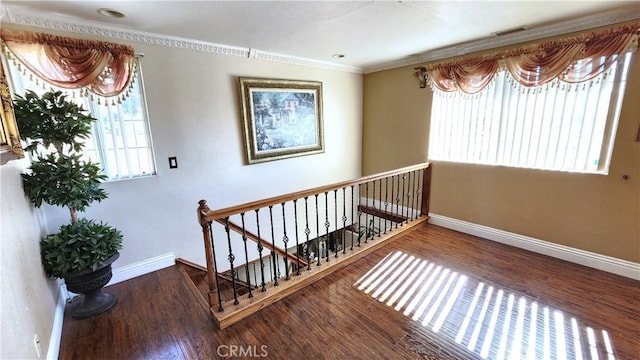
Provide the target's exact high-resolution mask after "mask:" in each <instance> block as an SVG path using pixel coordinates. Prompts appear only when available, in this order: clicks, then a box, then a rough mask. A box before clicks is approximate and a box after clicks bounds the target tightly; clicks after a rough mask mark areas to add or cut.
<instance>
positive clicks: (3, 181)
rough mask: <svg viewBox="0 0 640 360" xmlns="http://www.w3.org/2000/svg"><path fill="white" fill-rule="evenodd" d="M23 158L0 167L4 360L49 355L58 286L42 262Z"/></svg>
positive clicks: (0, 344)
mask: <svg viewBox="0 0 640 360" xmlns="http://www.w3.org/2000/svg"><path fill="white" fill-rule="evenodd" d="M25 166H28V164H27V162H26V161H25V160H20V161H10V162H9V163H8V164H5V165H2V166H0V199H1V200H0V289H1V290H0V312H1V313H2V317H1V319H2V322H1V323H0V359H35V358H37V355H36V349H35V346H34V344H33V338H34V335H35V334H37V335H38V337H39V338H40V344H41V349H42V353H41V357H42V358H44V357H45V356H46V353H47V350H48V347H49V340H50V339H49V338H50V335H51V330H52V326H53V319H54V311H55V308H56V299H57V295H58V290H57V286H56V282H55V281H53V280H50V279H48V278H47V276H46V275H45V274H44V271H43V269H42V265H41V263H40V247H39V241H40V237H41V230H40V228H41V227H40V225H39V222H38V217H37V216H36V214H35V213H34V210H33V206H32V205H31V202H30V201H29V200H28V199H27V198H26V197H25V196H24V192H23V191H22V178H21V177H20V173H22V171H23V169H24V167H25Z"/></svg>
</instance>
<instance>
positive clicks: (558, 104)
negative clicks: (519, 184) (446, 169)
mask: <svg viewBox="0 0 640 360" xmlns="http://www.w3.org/2000/svg"><path fill="white" fill-rule="evenodd" d="M631 56H632V54H631V53H630V52H629V53H626V54H623V55H620V56H619V59H618V61H617V62H616V63H615V64H614V65H613V66H612V67H611V68H610V69H609V70H608V71H606V72H604V73H602V74H600V75H599V76H597V77H596V78H594V79H592V80H590V81H587V82H583V83H577V84H569V83H564V82H561V81H559V80H558V79H555V80H554V81H552V82H550V83H548V84H545V85H542V86H538V87H532V88H527V87H524V86H522V85H520V84H518V83H517V82H515V81H514V80H513V79H512V78H511V76H510V74H509V72H507V71H499V72H498V73H497V74H496V76H495V78H494V79H493V81H492V83H491V84H490V85H489V86H487V88H485V89H484V90H482V91H481V92H479V93H477V94H474V95H468V94H464V93H462V92H460V91H458V92H456V93H444V92H441V91H438V90H434V95H433V103H432V108H431V130H430V138H429V159H431V160H443V161H453V162H463V163H474V164H487V165H502V166H511V167H523V168H535V169H545V170H558V171H572V172H589V173H607V171H608V167H609V160H610V157H611V151H612V149H613V142H614V137H615V132H616V128H617V123H618V117H619V113H620V108H621V102H622V98H623V95H624V88H625V84H626V79H627V73H628V67H629V64H630V61H631Z"/></svg>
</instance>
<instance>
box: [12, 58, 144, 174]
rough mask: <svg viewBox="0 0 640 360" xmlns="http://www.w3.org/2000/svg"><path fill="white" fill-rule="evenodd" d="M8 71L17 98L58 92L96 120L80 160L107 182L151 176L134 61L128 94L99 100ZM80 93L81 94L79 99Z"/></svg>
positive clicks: (19, 68) (22, 70)
mask: <svg viewBox="0 0 640 360" xmlns="http://www.w3.org/2000/svg"><path fill="white" fill-rule="evenodd" d="M6 64H7V67H8V68H9V75H10V78H11V79H10V81H11V84H12V86H11V88H12V89H13V91H14V92H15V93H17V94H24V93H25V91H26V90H33V91H35V92H36V93H38V94H42V93H44V92H45V91H48V90H50V89H54V90H60V91H62V92H63V93H65V94H67V95H68V98H69V99H71V100H74V101H76V102H77V103H78V104H79V105H82V106H83V108H84V109H85V110H88V111H89V112H90V113H91V116H93V117H94V118H96V119H97V121H95V122H94V124H93V131H92V133H91V137H90V138H89V139H87V141H86V146H85V150H84V156H85V157H86V158H87V160H89V159H90V160H91V161H94V162H99V163H100V164H101V166H102V169H103V171H104V174H105V175H107V177H108V180H110V181H113V180H122V179H130V178H136V177H143V176H150V175H153V174H155V161H154V158H153V148H152V143H151V132H150V130H149V120H148V116H147V106H146V102H145V96H144V86H143V81H142V69H141V68H140V62H139V60H136V75H135V78H134V79H133V82H132V86H131V88H130V89H129V94H128V96H127V97H126V98H124V100H122V99H121V98H118V97H115V98H103V97H99V96H93V95H91V94H86V92H85V93H82V90H66V89H62V88H58V87H55V86H52V85H51V84H49V83H46V82H44V81H42V80H40V79H38V78H37V77H36V76H35V75H33V74H30V73H29V70H26V69H25V68H24V67H22V66H17V65H16V64H15V63H14V62H12V61H7V62H6ZM80 93H82V94H84V96H81V95H80Z"/></svg>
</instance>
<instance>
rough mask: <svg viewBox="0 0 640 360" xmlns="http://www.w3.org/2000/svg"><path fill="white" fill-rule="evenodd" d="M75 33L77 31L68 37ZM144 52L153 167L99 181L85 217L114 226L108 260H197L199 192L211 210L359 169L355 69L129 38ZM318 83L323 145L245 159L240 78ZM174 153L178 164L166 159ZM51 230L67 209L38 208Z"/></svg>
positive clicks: (199, 253) (349, 175) (65, 217)
mask: <svg viewBox="0 0 640 360" xmlns="http://www.w3.org/2000/svg"><path fill="white" fill-rule="evenodd" d="M71 36H76V35H71ZM131 45H133V46H134V48H135V50H136V51H137V52H142V53H144V58H143V60H142V67H143V75H144V83H145V88H146V95H147V104H148V109H149V116H150V121H151V133H152V136H153V144H154V152H155V155H156V162H157V171H158V175H157V176H154V177H151V178H145V179H137V180H127V181H120V182H113V183H107V184H105V186H104V187H105V189H106V190H107V191H108V192H109V193H110V197H109V199H107V200H105V201H103V202H102V203H99V204H95V205H92V207H91V208H90V209H88V211H87V212H86V213H85V216H87V217H89V218H93V219H98V220H104V221H106V222H108V223H109V224H110V225H112V226H115V227H117V228H119V229H120V230H122V232H123V234H124V249H123V250H122V252H121V256H120V258H119V259H118V260H117V261H116V263H115V264H114V267H115V268H118V267H121V266H124V265H128V264H132V263H135V262H138V261H142V260H144V259H148V258H151V257H154V256H158V255H162V254H166V253H168V252H174V253H175V254H176V255H177V256H179V257H182V258H185V259H188V260H190V261H193V262H196V263H200V264H204V250H203V249H204V246H203V243H202V232H201V230H200V227H199V225H198V222H197V218H196V208H197V203H198V200H200V199H206V200H207V201H208V203H209V207H210V208H212V209H217V208H223V207H227V206H231V205H237V204H241V203H244V202H249V201H253V200H258V199H262V198H266V197H270V196H275V195H281V194H286V193H289V192H293V191H298V190H302V189H306V188H310V187H315V186H320V185H325V184H329V183H333V182H337V181H343V180H348V179H353V178H357V177H359V176H360V175H361V173H360V170H361V143H362V142H361V126H362V75H360V74H352V73H344V72H337V71H330V70H321V69H317V68H311V67H305V66H299V65H289V64H284V63H276V62H268V61H263V60H256V59H248V58H242V57H235V56H228V55H218V54H212V53H206V52H199V51H194V50H186V49H177V48H170V47H163V46H154V45H147V44H140V43H132V44H131ZM239 76H248V77H267V78H280V79H296V80H315V81H321V82H322V83H323V93H324V102H323V103H324V107H323V108H324V129H325V153H323V154H317V155H310V156H303V157H297V158H291V159H285V160H279V161H273V162H267V163H260V164H254V165H246V164H245V155H244V141H243V136H242V123H241V110H240V109H241V105H240V101H241V100H240V95H239V93H240V91H239V86H238V79H237V78H238V77H239ZM170 156H176V157H177V160H178V165H179V167H178V169H169V166H168V160H167V158H168V157H170ZM45 212H46V215H47V219H48V220H49V221H48V223H49V230H50V231H56V229H57V227H58V226H59V225H60V224H62V223H66V222H68V213H67V212H66V211H63V210H61V209H56V208H51V207H48V208H45Z"/></svg>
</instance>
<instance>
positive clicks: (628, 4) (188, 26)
mask: <svg viewBox="0 0 640 360" xmlns="http://www.w3.org/2000/svg"><path fill="white" fill-rule="evenodd" d="M1 6H2V19H3V21H5V22H17V23H23V24H34V23H35V24H38V25H39V26H42V27H48V25H47V24H49V25H50V24H51V21H53V23H55V24H58V25H57V26H56V27H57V28H58V29H60V28H61V26H60V25H59V24H83V25H84V26H85V27H89V26H90V27H93V28H96V27H97V28H101V27H103V28H108V29H114V28H117V29H120V30H122V31H125V32H134V33H144V34H147V33H151V34H156V35H160V36H164V37H170V38H171V39H173V40H176V39H178V40H185V39H186V40H189V41H197V42H204V43H212V44H220V45H225V46H229V47H238V48H242V49H246V50H247V51H249V49H252V50H253V51H254V53H255V51H260V52H263V53H268V54H271V55H285V56H286V57H294V58H303V59H310V60H312V61H313V62H317V63H327V64H335V65H336V66H338V67H344V69H347V70H352V71H356V72H365V73H366V72H372V71H377V70H381V69H384V68H392V67H397V66H403V65H407V64H416V63H419V62H424V61H427V60H433V59H436V58H444V57H448V56H453V55H458V54H461V53H466V52H471V51H478V50H485V49H488V48H492V47H497V46H502V45H507V44H509V43H516V42H522V41H526V40H535V39H537V38H542V37H547V36H550V35H556V34H559V33H567V32H571V31H576V30H583V29H588V28H592V27H595V26H600V25H607V23H611V22H619V21H628V20H634V19H638V18H640V2H639V1H558V0H556V1H522V0H521V1H515V0H513V1H406V0H405V1H6V0H3V1H2V5H1ZM100 8H109V9H113V10H117V11H120V12H122V13H123V14H125V17H123V18H108V17H104V16H102V15H100V14H98V12H97V10H98V9H100ZM32 18H36V19H38V18H39V19H40V21H39V22H38V21H36V22H34V21H31V23H29V21H28V19H32ZM16 19H18V20H16ZM25 19H27V20H25ZM43 19H46V20H43ZM518 27H524V28H525V29H526V30H524V31H521V32H517V33H513V34H510V35H504V36H497V35H495V34H494V33H495V32H499V31H503V30H509V29H513V28H518ZM334 54H343V55H344V57H342V58H336V57H334ZM272 57H273V56H272Z"/></svg>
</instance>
